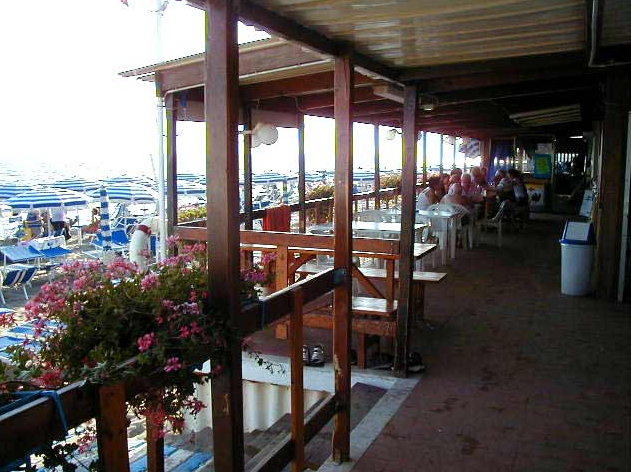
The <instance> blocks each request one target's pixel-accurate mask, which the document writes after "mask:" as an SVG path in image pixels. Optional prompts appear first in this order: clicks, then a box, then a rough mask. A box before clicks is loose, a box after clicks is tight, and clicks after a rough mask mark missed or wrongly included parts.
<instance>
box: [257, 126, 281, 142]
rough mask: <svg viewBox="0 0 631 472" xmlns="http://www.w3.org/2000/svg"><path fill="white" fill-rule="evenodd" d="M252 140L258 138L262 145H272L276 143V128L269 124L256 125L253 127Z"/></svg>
mask: <svg viewBox="0 0 631 472" xmlns="http://www.w3.org/2000/svg"><path fill="white" fill-rule="evenodd" d="M252 137H253V138H255V137H258V139H259V141H260V142H261V143H263V144H268V145H269V144H274V143H275V142H276V141H278V128H276V126H274V125H270V124H269V123H257V124H256V126H255V127H254V132H253V136H252Z"/></svg>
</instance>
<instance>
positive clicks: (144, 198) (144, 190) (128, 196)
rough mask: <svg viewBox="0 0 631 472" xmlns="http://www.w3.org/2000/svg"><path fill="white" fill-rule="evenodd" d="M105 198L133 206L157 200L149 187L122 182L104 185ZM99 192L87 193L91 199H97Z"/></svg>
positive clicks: (156, 195)
mask: <svg viewBox="0 0 631 472" xmlns="http://www.w3.org/2000/svg"><path fill="white" fill-rule="evenodd" d="M105 188H106V189H107V196H108V197H109V200H110V202H112V203H124V204H128V205H133V204H136V203H153V202H155V201H156V200H158V194H157V193H156V192H155V191H154V190H152V189H151V188H149V187H146V186H144V185H140V184H136V183H133V182H122V183H117V184H107V185H105ZM100 194H101V193H100V190H94V191H92V192H89V193H88V195H90V196H92V197H95V198H97V197H99V196H100Z"/></svg>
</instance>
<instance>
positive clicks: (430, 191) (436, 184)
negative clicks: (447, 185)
mask: <svg viewBox="0 0 631 472" xmlns="http://www.w3.org/2000/svg"><path fill="white" fill-rule="evenodd" d="M440 195H441V184H440V177H438V176H437V175H433V176H431V177H430V178H429V180H428V181H427V187H426V188H424V189H423V191H422V192H421V193H420V194H419V196H418V198H417V199H416V209H417V210H427V207H428V206H430V205H433V204H434V203H438V202H440Z"/></svg>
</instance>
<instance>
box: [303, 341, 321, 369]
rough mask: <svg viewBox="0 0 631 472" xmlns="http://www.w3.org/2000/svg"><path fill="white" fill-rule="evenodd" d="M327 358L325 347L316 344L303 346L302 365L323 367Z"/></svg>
mask: <svg viewBox="0 0 631 472" xmlns="http://www.w3.org/2000/svg"><path fill="white" fill-rule="evenodd" d="M325 358H326V356H325V355H324V346H322V344H316V345H315V346H308V345H306V344H304V345H303V346H302V363H303V364H304V365H308V366H311V367H322V366H323V365H324V361H325Z"/></svg>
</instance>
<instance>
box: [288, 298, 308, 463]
mask: <svg viewBox="0 0 631 472" xmlns="http://www.w3.org/2000/svg"><path fill="white" fill-rule="evenodd" d="M292 294H293V297H294V300H293V301H294V309H293V310H292V312H291V314H290V319H291V343H290V344H291V440H292V442H293V443H294V460H293V463H292V466H291V470H292V472H302V471H303V470H304V468H305V423H304V421H305V420H304V416H305V398H304V395H305V393H304V387H303V369H304V366H303V364H302V349H303V326H302V314H303V304H304V303H303V302H304V294H303V289H302V288H301V287H298V288H297V289H295V290H293V291H292Z"/></svg>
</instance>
